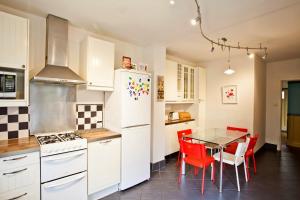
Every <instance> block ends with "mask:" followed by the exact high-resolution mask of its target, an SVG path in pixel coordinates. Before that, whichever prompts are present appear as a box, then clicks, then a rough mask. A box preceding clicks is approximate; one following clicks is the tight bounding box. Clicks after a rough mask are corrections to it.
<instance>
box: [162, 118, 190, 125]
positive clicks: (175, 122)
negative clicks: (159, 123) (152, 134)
mask: <svg viewBox="0 0 300 200" xmlns="http://www.w3.org/2000/svg"><path fill="white" fill-rule="evenodd" d="M191 121H195V119H178V120H166V121H165V125H166V126H167V125H172V124H180V123H184V122H191Z"/></svg>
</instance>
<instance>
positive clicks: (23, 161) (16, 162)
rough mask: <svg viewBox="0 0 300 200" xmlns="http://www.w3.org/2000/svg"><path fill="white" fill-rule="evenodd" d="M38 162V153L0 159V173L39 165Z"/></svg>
mask: <svg viewBox="0 0 300 200" xmlns="http://www.w3.org/2000/svg"><path fill="white" fill-rule="evenodd" d="M39 161H40V157H39V152H34V153H27V154H20V155H15V156H9V157H5V158H0V171H3V170H6V169H13V168H17V167H20V166H24V165H28V164H33V163H39Z"/></svg>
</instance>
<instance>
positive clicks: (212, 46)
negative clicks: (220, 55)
mask: <svg viewBox="0 0 300 200" xmlns="http://www.w3.org/2000/svg"><path fill="white" fill-rule="evenodd" d="M214 50H215V47H214V43H211V50H210V52H214Z"/></svg>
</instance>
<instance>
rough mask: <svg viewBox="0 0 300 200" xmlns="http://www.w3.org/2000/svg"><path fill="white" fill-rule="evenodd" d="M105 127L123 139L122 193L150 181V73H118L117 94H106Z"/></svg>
mask: <svg viewBox="0 0 300 200" xmlns="http://www.w3.org/2000/svg"><path fill="white" fill-rule="evenodd" d="M104 126H105V128H108V129H110V130H113V131H115V132H118V133H120V134H121V135H122V139H121V141H122V142H121V184H120V189H121V190H125V189H127V188H130V187H132V186H134V185H136V184H138V183H141V182H143V181H145V180H148V179H149V178H150V132H151V75H150V74H149V73H145V72H140V71H135V70H125V69H118V70H115V81H114V91H113V92H111V93H105V116H104Z"/></svg>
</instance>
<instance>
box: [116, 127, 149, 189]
mask: <svg viewBox="0 0 300 200" xmlns="http://www.w3.org/2000/svg"><path fill="white" fill-rule="evenodd" d="M121 146H122V151H121V152H122V156H121V160H122V161H121V163H122V164H121V186H120V188H121V190H125V189H127V188H129V187H132V186H134V185H136V184H138V183H141V182H143V181H145V180H148V179H149V178H150V125H147V126H140V127H134V128H126V129H122V145H121Z"/></svg>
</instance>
